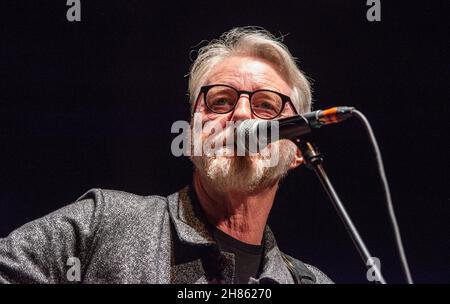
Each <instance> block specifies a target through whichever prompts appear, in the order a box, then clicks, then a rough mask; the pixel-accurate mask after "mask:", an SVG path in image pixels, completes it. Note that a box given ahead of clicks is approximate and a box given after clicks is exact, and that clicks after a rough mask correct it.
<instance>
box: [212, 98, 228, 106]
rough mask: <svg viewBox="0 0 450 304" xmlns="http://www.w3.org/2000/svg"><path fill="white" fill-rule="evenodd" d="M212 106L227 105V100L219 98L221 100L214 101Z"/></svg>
mask: <svg viewBox="0 0 450 304" xmlns="http://www.w3.org/2000/svg"><path fill="white" fill-rule="evenodd" d="M214 104H215V105H217V106H224V105H226V104H228V100H226V99H224V98H221V99H218V100H216V101H215V102H214Z"/></svg>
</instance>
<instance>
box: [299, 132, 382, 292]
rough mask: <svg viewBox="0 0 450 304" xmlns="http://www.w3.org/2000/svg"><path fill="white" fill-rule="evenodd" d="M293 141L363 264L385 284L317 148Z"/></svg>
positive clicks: (305, 142) (303, 142) (304, 142)
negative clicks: (325, 194) (329, 201)
mask: <svg viewBox="0 0 450 304" xmlns="http://www.w3.org/2000/svg"><path fill="white" fill-rule="evenodd" d="M294 142H295V143H296V144H297V146H298V147H299V148H300V151H301V152H302V155H303V160H304V162H305V165H306V167H307V168H308V169H311V170H313V171H314V172H315V173H316V175H317V177H318V178H319V180H320V182H321V184H322V186H323V188H324V189H325V191H326V193H327V194H328V197H329V198H330V200H331V202H332V204H333V206H334V208H335V209H336V211H337V213H338V215H339V217H340V218H341V220H342V222H343V223H344V226H345V228H346V229H347V232H348V234H349V235H350V237H351V239H352V241H353V244H354V245H355V246H356V248H357V250H358V252H359V255H360V256H361V258H362V259H363V262H364V264H365V265H366V266H367V268H368V269H371V268H372V269H373V270H374V271H375V274H376V277H375V278H376V279H375V280H376V281H378V282H380V283H381V284H386V281H385V280H384V278H383V275H382V274H381V270H380V269H379V268H378V266H377V265H376V263H373V265H369V263H368V261H372V255H371V254H370V253H369V250H368V249H367V247H366V245H365V244H364V242H363V240H362V239H361V236H360V235H359V233H358V230H356V227H355V225H354V224H353V222H352V220H351V219H350V217H349V215H348V214H347V211H346V210H345V207H344V205H343V204H342V202H341V200H340V199H339V196H338V195H337V193H336V191H335V189H334V187H333V184H332V183H331V181H330V179H329V178H328V175H327V173H326V172H325V169H324V168H323V165H322V164H323V157H322V155H321V154H320V153H319V152H318V150H317V148H316V147H314V145H313V144H312V143H311V142H309V141H303V140H300V139H296V140H294Z"/></svg>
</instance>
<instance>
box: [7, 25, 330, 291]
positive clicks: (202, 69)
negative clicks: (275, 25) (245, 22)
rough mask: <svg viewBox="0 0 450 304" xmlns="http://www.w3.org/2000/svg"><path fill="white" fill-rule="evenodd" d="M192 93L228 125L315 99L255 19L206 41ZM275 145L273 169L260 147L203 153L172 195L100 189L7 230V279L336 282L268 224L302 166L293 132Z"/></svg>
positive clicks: (208, 115)
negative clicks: (285, 247) (290, 251)
mask: <svg viewBox="0 0 450 304" xmlns="http://www.w3.org/2000/svg"><path fill="white" fill-rule="evenodd" d="M189 92H190V102H191V107H192V113H193V117H194V113H195V116H196V117H198V114H200V116H201V119H202V121H201V123H202V125H204V124H206V123H207V122H215V123H216V124H218V125H220V126H222V127H223V128H224V129H225V130H226V125H227V122H230V121H232V122H237V121H241V120H245V119H265V120H273V119H279V118H282V117H288V116H292V115H295V114H297V113H303V112H306V111H308V110H309V109H310V104H311V94H310V89H309V84H308V81H307V80H306V78H305V76H304V75H303V74H302V72H301V71H300V70H299V69H298V68H297V66H296V64H295V61H294V59H293V57H292V56H291V55H290V53H289V51H288V50H287V48H286V47H285V46H284V45H283V44H282V43H281V42H279V41H278V40H277V39H275V38H274V37H273V36H272V35H271V34H270V33H268V32H266V31H264V30H256V29H253V28H236V29H233V30H231V31H229V32H227V33H225V34H223V35H222V36H221V37H220V39H218V40H214V41H212V42H211V43H209V44H208V45H207V46H205V47H203V48H202V49H201V50H200V52H199V55H198V58H197V59H196V61H195V62H194V64H193V66H192V68H191V73H190V81H189ZM197 135H198V134H197ZM214 136H217V134H212V133H211V132H210V131H209V130H207V129H203V130H202V133H201V134H200V137H201V139H202V140H205V141H206V140H208V139H209V138H211V137H214ZM216 148H217V150H221V149H222V150H227V149H229V147H228V146H225V145H224V146H220V145H219V146H218V147H217V146H216ZM266 149H268V151H269V152H270V155H275V154H276V155H277V156H278V159H277V160H278V161H277V162H276V164H275V165H273V166H266V165H265V164H264V159H263V158H264V157H263V156H262V153H260V154H256V155H247V156H237V155H235V154H232V155H227V154H226V153H224V154H222V155H220V154H214V155H207V154H205V153H202V154H201V155H193V156H191V159H192V161H193V163H194V165H195V172H194V175H193V181H192V184H191V185H189V186H187V187H186V188H184V189H182V190H180V191H179V192H177V193H175V194H172V195H170V196H168V197H160V196H146V197H142V196H137V195H133V194H130V193H124V192H119V191H112V190H100V189H93V190H91V191H89V192H87V193H86V194H85V195H83V196H82V197H81V198H79V199H78V200H77V201H76V202H75V203H73V204H71V205H68V206H66V207H65V208H62V209H60V210H58V211H56V212H54V213H51V214H49V215H47V216H46V217H44V218H41V219H38V220H35V221H33V222H30V223H28V224H26V225H24V226H22V227H20V228H19V229H17V230H15V231H14V232H12V233H11V234H10V235H9V236H8V237H6V238H4V239H0V282H4V283H8V282H19V283H22V282H23V283H28V282H38V283H47V282H51V283H53V282H54V283H65V282H83V283H331V280H330V279H329V278H328V277H327V276H326V275H324V274H323V273H322V272H321V271H320V270H318V269H317V268H315V267H313V266H310V265H306V264H303V263H302V262H300V261H299V260H296V259H293V258H292V257H289V256H287V255H285V254H283V253H282V252H281V251H280V250H279V249H278V247H277V245H276V242H275V239H274V236H273V234H272V232H271V231H270V229H269V228H268V227H267V225H266V222H267V218H268V215H269V212H270V209H271V207H272V204H273V201H274V198H275V194H276V191H277V187H278V184H279V182H280V179H281V178H282V177H283V176H285V175H286V173H287V171H288V170H289V169H293V168H296V167H297V166H299V165H300V164H301V163H302V157H301V154H300V152H299V150H298V149H297V147H296V145H295V144H294V143H293V142H291V141H288V140H280V141H277V142H274V143H272V144H270V145H269V146H267V147H266ZM216 152H217V151H216ZM222 152H223V151H222Z"/></svg>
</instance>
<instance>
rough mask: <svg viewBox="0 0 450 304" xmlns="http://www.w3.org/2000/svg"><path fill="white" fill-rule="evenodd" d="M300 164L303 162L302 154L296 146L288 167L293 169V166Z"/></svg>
mask: <svg viewBox="0 0 450 304" xmlns="http://www.w3.org/2000/svg"><path fill="white" fill-rule="evenodd" d="M301 164H303V156H302V152H301V151H300V149H299V148H298V147H297V151H296V152H295V156H294V159H293V160H292V162H291V164H290V165H289V168H290V169H294V168H297V167H298V166H300V165H301Z"/></svg>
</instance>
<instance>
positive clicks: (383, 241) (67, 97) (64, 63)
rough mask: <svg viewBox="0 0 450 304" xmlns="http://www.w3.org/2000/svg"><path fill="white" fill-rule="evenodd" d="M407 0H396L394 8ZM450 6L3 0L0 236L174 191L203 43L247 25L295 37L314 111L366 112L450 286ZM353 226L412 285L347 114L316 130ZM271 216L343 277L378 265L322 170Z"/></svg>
mask: <svg viewBox="0 0 450 304" xmlns="http://www.w3.org/2000/svg"><path fill="white" fill-rule="evenodd" d="M393 2H395V4H394V3H393ZM447 3H448V2H447V1H417V2H414V1H386V0H382V1H381V9H382V12H381V18H382V19H381V22H372V23H371V22H368V21H367V20H366V11H367V9H368V6H366V1H365V0H358V1H356V0H355V1H317V0H315V1H313V0H309V1H292V2H282V1H274V2H269V1H250V2H241V3H238V2H228V1H218V2H214V1H203V2H196V3H191V1H180V2H171V1H164V2H162V3H153V2H150V1H130V0H128V1H125V0H123V1H83V0H82V1H81V4H82V6H81V18H82V19H81V22H72V23H70V22H68V21H67V20H66V11H67V9H68V7H67V6H66V0H55V1H2V3H1V7H0V8H1V9H0V11H1V15H0V114H1V116H0V142H1V146H0V147H1V148H0V153H1V155H0V156H1V157H0V161H1V162H0V237H5V236H7V235H8V234H9V233H10V232H11V231H12V230H13V229H15V228H17V227H19V226H20V225H22V224H24V223H26V222H28V221H30V220H32V219H35V218H38V217H41V216H43V215H45V214H47V213H49V212H51V211H53V210H56V209H58V208H60V207H62V206H64V205H66V204H68V203H70V202H73V201H74V200H75V199H77V198H78V197H79V196H81V195H82V194H83V193H84V192H86V191H87V190H88V189H90V188H94V187H100V188H107V189H117V190H124V191H128V192H134V193H137V194H142V195H150V194H160V195H167V194H170V193H173V192H175V191H177V190H178V189H180V188H181V187H183V186H184V185H185V184H187V183H189V181H190V178H191V174H192V165H191V163H190V162H189V160H188V159H186V158H176V157H174V156H172V154H171V151H170V143H171V141H172V139H173V138H174V137H175V134H171V133H170V127H171V125H172V123H173V122H174V121H176V120H180V119H188V114H189V110H188V109H189V107H188V97H187V78H186V77H185V75H186V74H187V73H188V69H189V66H190V64H191V59H190V56H191V57H194V58H195V52H193V53H192V54H191V51H192V50H194V49H195V46H196V45H197V44H198V43H199V42H200V41H202V40H204V39H207V40H210V39H213V38H216V37H218V36H219V35H220V34H221V33H222V32H224V31H226V30H229V29H231V28H232V27H236V26H244V25H259V26H263V27H265V28H266V29H268V30H269V31H271V32H272V33H274V34H276V35H279V34H288V35H287V36H286V37H285V40H284V41H285V43H286V44H287V45H288V47H289V48H290V50H291V52H292V53H293V54H294V56H296V57H298V58H299V60H300V66H301V68H302V69H303V70H304V71H305V73H306V74H307V75H308V76H309V77H310V78H312V79H313V89H314V107H315V109H319V108H326V107H330V106H334V105H352V106H355V107H357V108H358V109H359V110H361V111H362V112H363V113H365V114H366V115H367V117H368V118H369V120H370V121H371V123H372V126H373V128H374V131H375V134H376V135H377V138H378V141H379V144H380V147H381V150H382V153H383V158H384V161H385V167H386V172H387V176H388V180H389V181H390V186H391V191H392V195H393V200H394V204H395V210H396V213H397V216H398V221H399V224H400V228H401V231H402V236H403V239H404V245H405V250H406V253H407V256H408V259H409V262H410V266H411V270H412V275H413V277H414V279H415V281H416V282H419V283H433V282H437V283H439V282H440V283H442V282H446V283H449V282H450V266H449V257H450V248H449V247H450V246H449V245H450V242H449V228H450V225H449V223H448V219H449V215H450V212H449V211H450V207H449V205H450V204H449V203H450V193H449V189H448V172H449V168H448V161H447V153H448V136H447V130H446V129H447V126H448V123H447V118H448V116H449V114H450V113H449V111H448V102H449V100H448V80H449V77H448V76H449V74H448V66H449V65H448V63H449V62H448V59H447V56H448V55H449V54H448V23H447V21H446V20H447V19H448V17H447V15H448V14H449V12H450V10H449V6H448V4H447ZM313 136H314V137H315V139H316V142H317V143H318V144H319V146H320V148H321V150H322V152H323V154H324V155H325V164H326V168H327V169H328V172H329V174H330V177H331V178H332V180H333V181H334V183H335V187H336V189H337V191H338V193H339V194H340V196H341V198H342V200H343V201H344V203H345V205H346V206H347V208H348V212H349V214H350V215H351V217H352V218H353V220H354V222H355V225H356V226H357V227H358V228H359V230H360V233H361V235H362V237H363V239H364V240H365V241H366V243H367V245H368V248H369V250H370V251H371V253H372V254H373V255H374V256H377V257H379V258H380V259H381V263H382V264H381V269H382V271H383V273H384V276H385V278H386V279H387V281H388V282H396V283H400V282H404V280H403V277H402V272H401V268H400V263H399V259H398V255H397V253H396V251H395V246H394V241H393V233H392V229H391V227H390V225H389V221H388V217H387V211H386V207H385V202H384V198H383V195H382V188H381V186H380V182H379V177H378V175H377V171H376V165H375V161H374V155H373V153H372V150H371V147H370V145H369V142H368V140H367V137H366V135H365V132H364V130H363V129H362V127H361V125H360V124H359V123H358V122H357V121H355V120H349V121H347V122H345V123H343V124H340V125H334V126H330V127H327V128H325V129H321V130H319V131H318V132H316V133H315V134H314V135H313ZM269 224H270V225H271V227H272V230H273V231H274V233H275V235H276V237H277V239H278V243H279V245H280V247H281V249H282V250H284V251H285V252H287V253H289V254H291V255H294V256H296V257H298V258H300V259H302V260H303V261H305V262H309V263H312V264H314V265H316V266H318V267H319V268H321V269H322V270H323V271H324V272H326V273H327V274H328V275H329V276H330V277H331V278H333V279H334V280H335V281H336V282H338V283H367V280H366V271H365V266H364V264H363V263H362V261H361V259H360V257H359V255H358V254H357V251H356V249H355V248H354V246H353V244H352V242H351V241H350V239H349V237H348V235H347V234H346V231H345V229H344V227H343V225H342V224H341V222H340V220H339V218H338V216H337V214H336V212H335V211H334V209H333V207H332V205H331V204H330V202H329V201H328V198H327V197H326V195H325V194H324V192H323V190H322V189H321V186H320V184H319V182H318V180H317V179H316V178H315V176H314V175H313V173H312V172H310V171H309V170H307V169H306V168H304V167H302V168H299V169H297V170H296V171H294V172H291V173H290V175H289V176H288V177H287V178H286V179H285V180H284V182H283V183H282V185H281V187H280V191H279V194H278V196H277V199H276V203H275V205H274V208H273V211H272V213H271V216H270V219H269Z"/></svg>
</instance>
